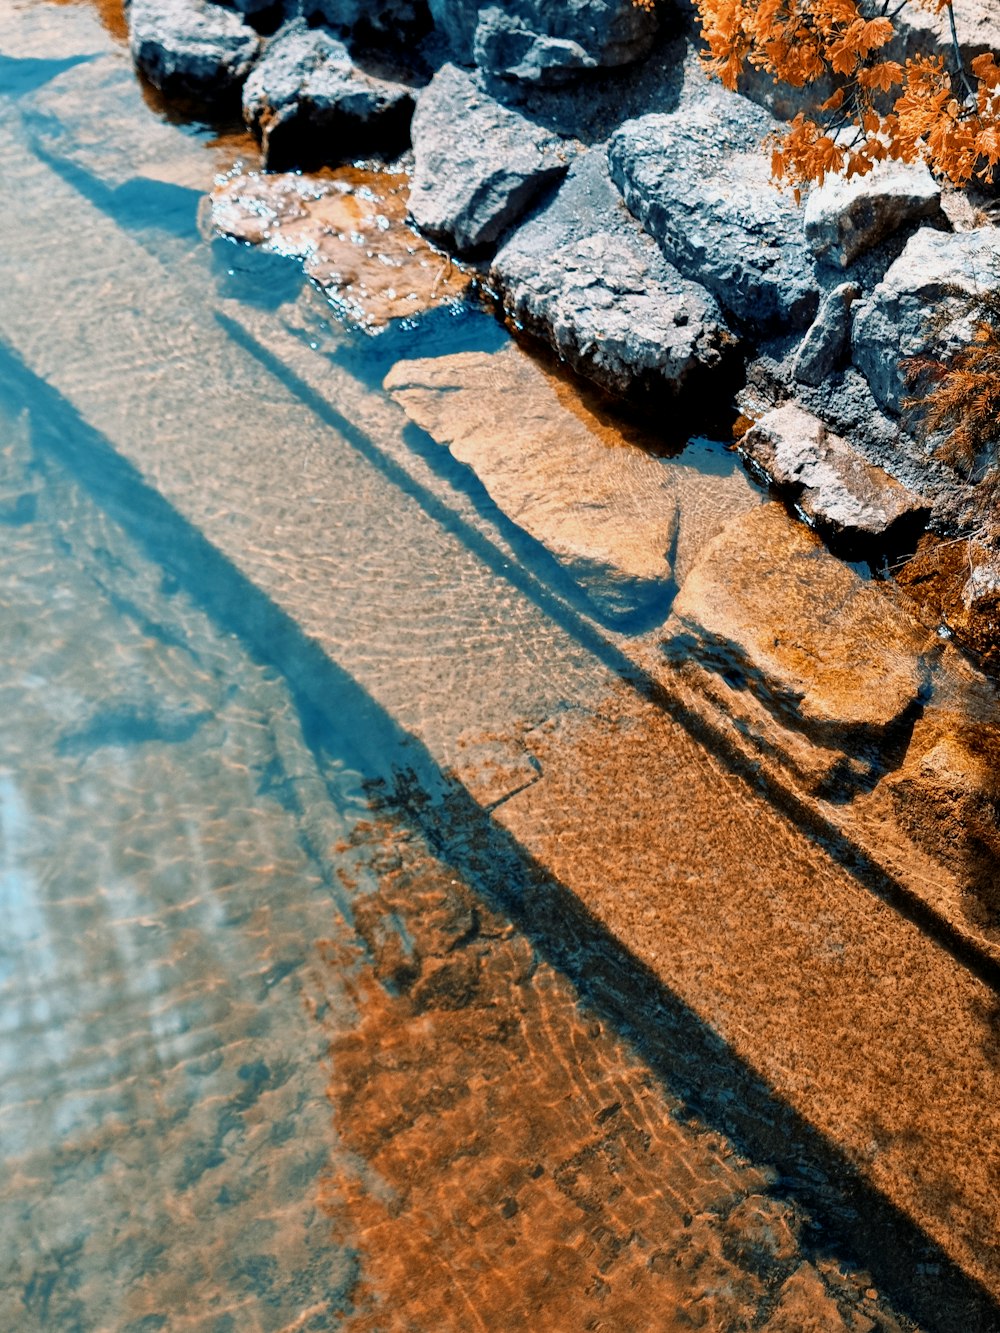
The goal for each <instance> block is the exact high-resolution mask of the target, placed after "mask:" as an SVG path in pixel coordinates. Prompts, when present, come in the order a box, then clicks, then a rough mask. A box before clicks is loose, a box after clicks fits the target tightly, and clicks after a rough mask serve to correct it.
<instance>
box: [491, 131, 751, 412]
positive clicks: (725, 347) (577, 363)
mask: <svg viewBox="0 0 1000 1333" xmlns="http://www.w3.org/2000/svg"><path fill="white" fill-rule="evenodd" d="M490 276H491V281H492V282H493V284H494V286H495V287H496V288H497V289H498V291H499V292H500V293H501V295H502V297H503V300H504V304H505V306H506V308H507V309H508V310H509V311H510V313H511V314H512V315H513V316H514V318H515V319H517V320H518V321H519V322H520V323H521V324H523V325H524V326H525V327H527V328H528V329H530V330H531V331H532V332H533V333H535V334H536V335H538V336H540V337H543V338H544V339H545V340H546V341H547V342H549V343H550V344H551V345H552V346H553V347H554V348H555V349H556V351H558V352H559V354H560V355H561V356H562V357H564V358H565V360H566V361H568V362H569V364H570V365H571V366H573V367H574V369H576V370H578V371H580V372H581V373H582V374H584V375H587V376H588V377H589V378H591V379H593V380H595V381H596V382H597V383H598V384H600V385H602V387H604V388H606V389H609V390H610V391H612V392H614V393H625V392H628V391H630V390H635V389H650V390H653V391H655V392H666V393H667V394H679V393H681V392H683V391H687V390H689V389H694V388H695V387H697V386H702V387H704V385H705V382H706V379H707V376H708V374H709V373H711V374H712V375H713V376H714V377H715V378H716V382H717V383H719V382H720V381H719V380H718V377H719V375H720V374H722V373H724V371H725V362H726V358H727V356H728V355H729V354H730V353H731V352H732V350H733V349H734V347H735V345H736V340H735V338H734V337H733V335H732V334H731V333H730V332H729V330H728V328H727V327H726V323H725V320H724V319H723V316H722V312H721V311H720V310H719V307H718V305H717V304H716V302H715V300H714V298H713V297H712V296H711V295H710V294H709V293H708V292H707V291H705V289H704V287H700V286H699V285H698V284H697V283H694V282H689V281H688V280H687V279H685V278H683V277H681V275H680V274H679V273H678V272H677V270H676V269H675V268H673V267H672V266H671V265H670V264H668V263H667V262H666V260H665V259H664V258H663V255H662V254H661V253H660V250H659V249H658V247H657V246H656V244H655V242H654V241H653V240H652V239H651V237H649V236H648V235H646V233H645V232H644V231H643V230H642V228H641V227H640V226H639V224H638V223H637V222H636V220H635V219H634V218H633V217H631V215H630V214H629V213H628V212H627V210H626V209H625V208H624V207H623V206H622V202H621V199H620V198H619V196H618V194H617V192H616V191H615V190H614V188H613V186H612V185H611V182H610V181H609V179H608V175H607V164H606V161H605V157H604V154H603V152H601V151H600V150H599V149H594V150H592V151H590V152H585V153H582V154H581V155H580V156H579V157H578V158H577V160H576V161H575V162H574V164H573V167H572V169H571V170H570V173H569V176H568V177H567V179H566V181H565V182H564V183H563V185H562V186H561V187H560V189H559V192H558V194H556V196H555V197H554V198H553V199H552V200H551V202H549V203H548V204H547V205H546V206H545V207H544V208H543V209H542V210H541V211H539V212H538V213H536V214H535V216H534V217H532V218H530V219H529V220H528V221H527V222H526V223H524V225H523V226H521V227H519V228H518V230H517V231H516V232H515V233H514V235H513V236H512V237H511V238H510V240H508V241H507V243H506V244H505V245H504V246H503V248H502V249H501V250H500V251H499V252H498V253H497V256H496V258H495V259H494V261H493V266H492V269H491V271H490Z"/></svg>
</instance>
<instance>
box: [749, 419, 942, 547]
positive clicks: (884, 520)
mask: <svg viewBox="0 0 1000 1333" xmlns="http://www.w3.org/2000/svg"><path fill="white" fill-rule="evenodd" d="M740 452H741V453H742V454H744V455H745V456H746V457H747V458H749V459H750V461H751V462H752V463H754V464H755V465H756V466H757V467H758V468H760V470H761V471H762V472H764V473H765V475H766V476H767V478H768V480H769V481H771V482H772V483H773V485H774V486H775V487H777V489H778V490H780V491H782V492H784V493H785V494H786V495H788V496H789V497H790V498H791V499H794V501H795V503H796V505H797V506H798V508H799V509H801V511H802V512H803V513H804V514H805V516H806V517H807V518H808V519H809V520H810V522H812V523H813V524H814V525H815V527H816V529H817V531H819V532H820V533H822V535H823V536H824V537H825V538H826V539H827V540H828V541H829V542H830V544H831V545H832V546H834V547H836V548H837V549H838V550H840V551H841V552H843V553H845V554H848V555H852V556H861V555H871V554H873V553H875V552H880V551H886V550H898V549H900V548H901V547H903V546H905V545H908V544H912V543H915V541H916V538H917V536H918V535H919V533H920V531H921V529H922V528H923V527H924V525H925V524H926V522H927V519H928V518H929V517H930V512H931V507H930V505H929V504H928V503H927V501H926V500H925V499H923V498H922V497H921V496H919V495H914V494H913V492H912V491H909V490H907V488H906V487H905V486H902V485H900V483H899V482H898V481H896V479H895V478H894V477H890V476H889V474H888V473H887V472H884V471H883V470H882V468H879V467H873V466H872V465H871V464H870V463H867V462H866V461H865V460H864V459H863V458H862V457H861V456H860V454H858V452H857V451H856V450H855V449H853V448H852V447H851V445H850V444H848V443H847V441H846V440H842V439H841V438H840V436H839V435H834V434H833V433H832V432H829V431H828V430H827V429H826V427H825V426H824V425H823V423H822V421H820V420H819V418H818V417H815V416H813V414H812V413H811V412H807V411H806V410H805V409H804V408H803V407H800V406H799V405H798V404H797V403H785V404H784V405H783V406H781V407H778V408H775V409H774V411H772V412H768V413H767V415H766V416H764V417H762V418H761V419H760V421H758V422H757V423H756V424H755V425H754V426H752V427H751V429H750V430H749V431H747V433H746V434H745V435H744V436H743V438H742V440H741V441H740ZM911 549H912V545H911Z"/></svg>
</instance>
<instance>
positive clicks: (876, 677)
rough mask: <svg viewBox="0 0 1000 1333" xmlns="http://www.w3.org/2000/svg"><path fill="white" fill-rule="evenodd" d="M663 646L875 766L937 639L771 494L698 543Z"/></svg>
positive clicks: (904, 716) (907, 720)
mask: <svg viewBox="0 0 1000 1333" xmlns="http://www.w3.org/2000/svg"><path fill="white" fill-rule="evenodd" d="M664 647H665V649H666V651H667V653H668V656H670V657H671V658H679V657H685V656H693V657H694V658H695V659H696V660H697V661H698V662H700V663H701V664H702V665H703V666H705V667H707V668H708V669H709V670H711V671H713V672H717V673H718V674H719V675H720V676H722V677H723V678H724V679H725V680H726V681H727V682H729V683H730V684H731V685H732V684H733V683H734V682H735V683H736V684H737V687H738V688H741V689H742V690H745V691H748V692H749V693H750V694H751V695H752V696H753V697H754V698H755V699H756V700H757V701H758V702H760V703H762V704H764V705H765V706H766V708H767V709H768V710H769V711H770V712H771V713H772V714H773V715H774V716H775V717H776V718H778V719H779V720H780V721H781V722H782V723H783V724H784V725H785V726H788V727H792V728H794V729H796V730H798V731H801V732H804V733H805V734H806V735H807V736H808V737H810V738H811V739H812V740H813V741H814V742H815V743H817V744H818V745H820V746H827V747H836V748H837V749H838V750H840V751H841V752H843V753H844V754H845V755H848V756H850V757H851V758H854V759H860V758H865V759H866V760H867V761H868V762H870V763H872V764H873V765H877V763H878V762H879V756H880V754H881V753H883V752H884V751H885V749H886V748H887V747H890V748H891V747H892V746H893V745H894V744H895V743H896V742H897V741H898V740H899V739H900V738H905V734H906V731H907V728H908V726H909V725H912V721H913V717H914V715H915V714H916V712H917V711H918V709H919V705H920V702H921V701H922V699H923V698H924V696H925V693H926V690H927V688H928V682H929V668H928V662H929V658H930V656H931V654H932V652H933V651H934V639H933V636H932V635H931V634H930V632H929V631H928V630H927V629H925V628H924V627H923V626H922V625H921V624H920V623H919V622H918V621H917V620H916V619H915V618H914V617H913V616H911V615H909V614H908V612H907V611H906V610H905V609H904V608H903V607H902V605H900V604H899V603H897V601H896V600H894V599H893V597H892V596H891V594H890V592H888V591H887V590H886V589H884V588H883V587H882V586H881V585H879V584H875V583H872V582H869V581H866V580H864V579H862V578H861V576H860V575H859V574H858V573H856V572H855V570H854V569H852V568H851V567H850V566H849V565H846V564H843V563H842V562H841V561H840V560H837V559H836V558H835V557H834V556H832V555H831V554H830V553H829V552H828V551H827V550H826V548H825V547H824V546H823V543H822V542H821V541H820V540H819V538H818V537H817V536H816V534H815V533H813V532H810V531H809V529H808V528H807V527H805V526H804V525H803V524H791V525H790V524H789V521H788V517H787V515H786V514H785V512H784V509H783V507H782V506H780V505H778V504H769V505H762V506H761V507H760V508H758V509H754V510H751V511H750V512H749V513H748V514H745V515H743V516H742V517H741V518H738V519H736V520H735V521H734V522H733V523H731V524H730V525H729V526H728V527H727V528H726V529H725V530H724V531H723V532H722V533H721V534H720V535H719V536H718V537H717V538H716V539H715V540H714V541H713V542H711V543H710V544H709V545H708V546H706V547H705V549H704V551H703V552H702V553H701V557H700V559H699V560H698V563H697V564H696V565H695V567H694V569H692V571H691V572H690V573H689V574H688V576H687V578H686V579H685V580H684V584H683V586H682V587H681V590H680V592H679V593H678V595H677V599H676V601H675V602H674V606H673V612H672V614H671V617H670V620H669V622H668V625H667V636H666V639H665V643H664Z"/></svg>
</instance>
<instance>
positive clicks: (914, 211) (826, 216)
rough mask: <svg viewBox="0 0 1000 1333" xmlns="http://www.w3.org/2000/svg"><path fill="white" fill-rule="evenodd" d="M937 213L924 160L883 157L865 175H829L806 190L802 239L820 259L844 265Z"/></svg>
mask: <svg viewBox="0 0 1000 1333" xmlns="http://www.w3.org/2000/svg"><path fill="white" fill-rule="evenodd" d="M941 217H942V213H941V187H940V186H939V185H938V184H937V182H936V181H935V180H934V178H933V176H931V173H930V172H929V171H928V169H927V167H926V166H924V165H923V163H905V162H882V163H879V165H878V166H877V167H876V168H875V170H874V171H872V172H871V174H870V175H868V176H855V177H854V178H853V179H852V180H849V181H848V180H844V178H843V177H841V176H828V177H827V178H826V180H825V181H824V183H823V184H822V185H819V186H816V187H815V188H814V189H812V190H810V192H809V198H808V200H807V201H806V208H805V225H806V239H807V240H808V241H809V244H810V245H811V246H812V250H813V254H815V255H816V256H817V257H818V258H820V259H822V260H824V262H825V263H827V264H833V265H839V267H840V268H847V266H848V265H849V264H853V262H854V261H855V259H857V257H858V256H859V255H861V254H864V252H865V251H866V250H870V249H871V248H872V246H874V245H877V244H878V243H879V241H882V240H885V238H886V237H887V236H891V235H892V233H893V232H895V231H898V230H899V229H900V227H904V226H906V225H907V224H910V223H914V222H919V221H921V220H923V219H928V218H941Z"/></svg>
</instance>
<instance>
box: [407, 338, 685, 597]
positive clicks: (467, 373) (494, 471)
mask: <svg viewBox="0 0 1000 1333" xmlns="http://www.w3.org/2000/svg"><path fill="white" fill-rule="evenodd" d="M385 388H386V389H387V390H388V391H389V393H391V394H392V396H393V397H394V398H395V399H396V401H397V402H398V403H400V404H401V405H402V407H403V409H404V410H405V411H406V412H407V414H408V415H409V416H410V417H411V418H412V419H413V420H414V421H415V422H416V423H417V425H418V426H420V427H421V428H422V429H423V430H425V431H427V433H428V434H429V435H431V436H432V437H433V438H434V439H435V440H437V441H438V443H439V444H444V445H447V446H448V448H449V449H450V450H451V452H452V454H453V455H454V457H455V458H457V459H458V460H459V461H460V462H462V463H465V464H467V465H468V466H469V467H471V468H472V469H473V471H474V472H475V473H476V475H477V476H478V478H479V480H480V481H481V482H482V484H483V486H484V487H485V488H486V490H487V491H488V492H489V494H490V497H491V498H492V499H493V501H494V502H495V503H496V505H497V506H498V507H499V508H500V509H501V510H502V512H503V513H504V514H505V515H506V516H507V517H508V518H509V519H510V520H511V521H512V522H513V523H516V524H517V525H518V526H519V527H521V528H523V529H524V530H525V531H526V532H528V533H530V535H531V536H532V537H534V538H535V539H536V540H537V541H539V542H540V543H541V544H542V545H543V546H544V547H545V548H546V549H547V550H548V551H549V552H550V553H551V554H552V555H553V556H554V557H555V559H556V560H557V561H558V562H559V564H560V565H562V567H563V568H564V570H566V572H567V573H568V574H569V575H570V577H571V578H572V579H573V580H574V581H575V582H576V583H577V584H578V585H579V586H580V587H581V588H583V589H584V590H585V592H586V594H587V596H588V598H589V599H590V601H591V602H592V603H593V604H594V606H595V607H596V608H597V609H598V610H599V612H600V613H601V614H603V615H609V616H614V617H621V616H630V615H634V614H636V613H648V612H649V611H650V610H651V609H653V608H655V607H656V606H657V605H658V604H663V603H664V602H665V599H666V597H667V596H668V594H669V591H670V556H671V552H672V549H673V546H674V542H675V538H676V533H677V500H676V495H675V492H674V489H673V487H672V484H671V480H670V476H669V472H668V469H667V468H666V467H665V466H664V465H663V464H662V463H659V462H657V460H656V459H654V458H651V457H650V456H649V455H648V454H647V453H645V452H644V451H643V450H642V449H639V448H637V447H636V446H635V445H632V444H629V443H628V442H627V441H625V440H624V439H617V440H616V441H614V442H613V443H611V442H609V441H608V440H607V438H605V437H603V436H602V435H601V434H600V433H599V432H598V431H597V430H596V429H594V428H592V427H591V426H590V425H588V423H587V421H586V419H585V418H584V419H581V417H579V416H577V415H575V414H574V413H572V412H570V411H569V410H567V408H566V407H564V406H563V405H562V404H561V403H560V401H559V397H558V394H557V391H556V388H555V387H554V385H553V384H552V383H551V382H550V380H549V378H548V377H547V376H546V375H545V373H544V371H542V370H541V368H540V367H539V366H538V365H537V364H536V363H535V362H533V361H532V360H531V359H530V358H529V357H528V356H527V355H526V354H525V353H523V352H522V351H521V350H520V349H519V348H517V347H516V346H513V345H512V346H510V347H508V348H506V349H505V350H503V351H502V352H498V353H493V354H489V353H483V352H463V353H459V354H457V355H455V356H445V357H438V358H435V359H432V360H423V361H402V362H400V363H399V364H397V365H396V366H394V367H393V368H392V370H391V371H390V372H389V374H388V376H387V377H386V380H385Z"/></svg>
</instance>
